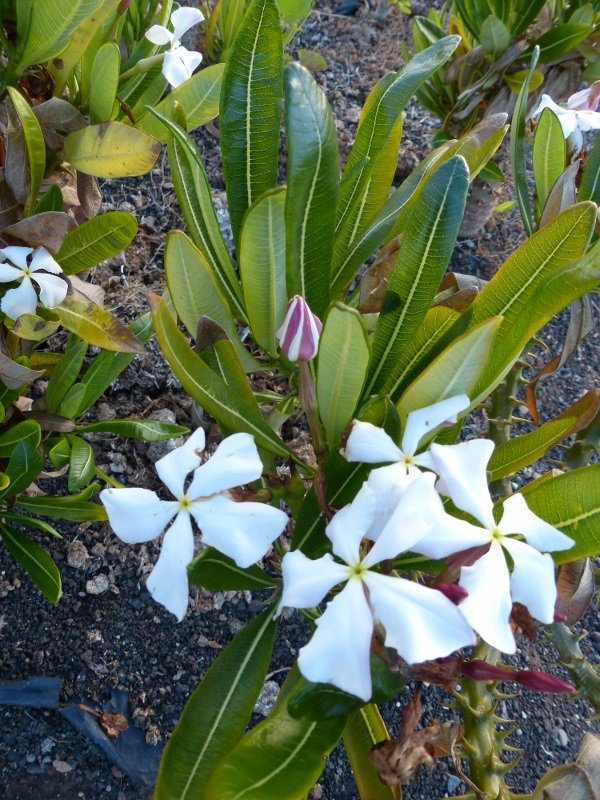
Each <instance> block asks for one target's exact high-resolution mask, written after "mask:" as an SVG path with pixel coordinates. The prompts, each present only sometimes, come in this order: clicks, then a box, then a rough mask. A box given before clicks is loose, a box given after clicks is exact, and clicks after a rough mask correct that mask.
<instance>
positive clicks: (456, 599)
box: [433, 583, 469, 606]
mask: <svg viewBox="0 0 600 800" xmlns="http://www.w3.org/2000/svg"><path fill="white" fill-rule="evenodd" d="M433 588H434V589H437V590H438V592H441V593H442V594H443V595H445V596H446V597H447V598H448V600H451V601H452V602H453V603H454V605H455V606H457V605H458V604H459V603H460V602H461V600H464V599H465V598H466V597H468V596H469V593H468V592H467V590H466V589H463V587H462V586H459V585H458V583H436V584H435V585H434V587H433Z"/></svg>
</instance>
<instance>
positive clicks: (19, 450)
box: [0, 440, 44, 499]
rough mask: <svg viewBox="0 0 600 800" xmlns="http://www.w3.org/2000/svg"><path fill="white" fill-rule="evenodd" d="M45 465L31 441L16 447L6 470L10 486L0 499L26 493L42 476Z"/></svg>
mask: <svg viewBox="0 0 600 800" xmlns="http://www.w3.org/2000/svg"><path fill="white" fill-rule="evenodd" d="M43 464H44V462H43V460H42V457H41V455H40V454H39V452H38V450H37V449H36V448H35V447H34V446H33V444H32V442H31V440H23V441H21V442H19V443H18V444H17V445H15V447H14V449H13V451H12V453H11V455H10V460H9V462H8V466H7V467H6V469H5V470H4V471H5V473H6V475H8V477H9V479H10V484H9V486H8V487H7V488H6V489H3V490H2V491H1V492H0V499H4V498H5V497H14V496H15V495H16V494H19V493H20V492H24V491H25V489H27V488H28V487H29V486H31V484H32V483H33V481H34V480H35V479H36V478H37V476H38V475H39V474H40V471H41V469H42V466H43Z"/></svg>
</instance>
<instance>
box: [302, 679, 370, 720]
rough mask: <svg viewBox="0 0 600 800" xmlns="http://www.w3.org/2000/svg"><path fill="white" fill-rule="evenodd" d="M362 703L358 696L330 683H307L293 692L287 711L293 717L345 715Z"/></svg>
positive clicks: (312, 717) (321, 717) (322, 717)
mask: <svg viewBox="0 0 600 800" xmlns="http://www.w3.org/2000/svg"><path fill="white" fill-rule="evenodd" d="M362 704H363V701H362V700H361V699H360V697H356V695H354V694H348V692H343V691H342V690H341V689H338V688H337V687H336V686H333V685H332V684H330V683H307V684H306V685H304V686H302V688H301V689H299V690H298V691H296V692H294V694H293V696H292V698H291V699H290V702H289V703H288V711H289V713H290V715H291V716H292V717H294V719H302V718H303V717H304V718H306V719H310V720H317V722H318V721H319V720H322V719H334V718H335V717H346V716H348V714H349V713H350V712H352V711H355V710H356V709H357V708H358V707H359V706H361V705H362Z"/></svg>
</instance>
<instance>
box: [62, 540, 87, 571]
mask: <svg viewBox="0 0 600 800" xmlns="http://www.w3.org/2000/svg"><path fill="white" fill-rule="evenodd" d="M89 560H90V556H89V553H88V551H87V547H86V546H85V545H84V544H83V542H80V541H78V540H75V541H74V542H71V543H70V544H69V550H68V553H67V564H68V565H69V566H70V567H73V569H85V568H86V567H87V565H88V562H89Z"/></svg>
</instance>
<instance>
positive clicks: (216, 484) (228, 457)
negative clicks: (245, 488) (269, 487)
mask: <svg viewBox="0 0 600 800" xmlns="http://www.w3.org/2000/svg"><path fill="white" fill-rule="evenodd" d="M262 473H263V463H262V461H261V460H260V456H259V455H258V450H257V449H256V444H255V443H254V438H253V437H252V436H251V435H250V434H249V433H234V434H233V436H228V437H227V438H226V439H223V441H222V442H221V444H220V445H219V446H218V447H217V449H216V450H215V452H214V454H213V455H212V456H211V457H210V458H209V459H208V461H206V462H205V463H204V464H202V466H200V467H198V469H197V470H196V471H195V472H194V477H193V479H192V482H191V484H190V488H189V489H188V492H187V494H188V497H190V498H192V499H195V498H197V497H210V496H211V495H213V494H218V493H219V492H222V491H224V490H225V489H232V488H233V487H234V486H241V485H242V484H244V483H249V482H250V481H255V480H257V479H258V478H260V476H261V475H262Z"/></svg>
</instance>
